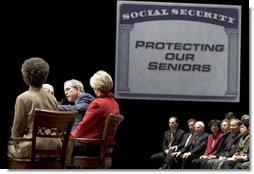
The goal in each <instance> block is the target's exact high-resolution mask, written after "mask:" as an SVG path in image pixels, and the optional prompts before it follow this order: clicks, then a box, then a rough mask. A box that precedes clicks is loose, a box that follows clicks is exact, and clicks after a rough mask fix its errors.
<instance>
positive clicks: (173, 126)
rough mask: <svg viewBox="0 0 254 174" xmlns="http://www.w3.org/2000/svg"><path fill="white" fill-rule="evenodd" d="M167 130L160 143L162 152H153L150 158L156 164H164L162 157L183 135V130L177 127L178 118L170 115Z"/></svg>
mask: <svg viewBox="0 0 254 174" xmlns="http://www.w3.org/2000/svg"><path fill="white" fill-rule="evenodd" d="M168 125H169V130H167V131H165V133H164V138H163V143H162V152H159V153H156V154H153V155H152V156H151V160H152V161H153V162H154V163H155V164H156V165H158V166H161V167H163V166H164V164H165V163H164V158H165V157H166V155H167V154H168V153H170V152H171V151H170V147H172V146H175V145H178V144H179V143H180V142H181V140H182V138H183V135H184V132H185V131H184V130H182V129H179V128H178V126H179V124H178V118H177V117H176V116H172V117H170V118H169V121H168Z"/></svg>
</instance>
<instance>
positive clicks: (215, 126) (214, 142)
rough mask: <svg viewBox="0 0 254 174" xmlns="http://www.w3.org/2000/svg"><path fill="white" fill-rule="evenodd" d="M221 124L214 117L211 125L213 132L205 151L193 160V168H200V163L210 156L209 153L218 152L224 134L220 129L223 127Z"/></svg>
mask: <svg viewBox="0 0 254 174" xmlns="http://www.w3.org/2000/svg"><path fill="white" fill-rule="evenodd" d="M220 126H221V121H220V120H217V119H213V120H211V121H210V123H209V127H210V129H211V132H212V133H211V134H210V135H209V136H208V139H207V146H206V150H205V153H204V154H203V155H201V156H200V157H199V158H196V159H194V160H192V168H194V169H199V168H200V164H201V162H202V161H203V160H206V159H207V158H208V157H209V155H212V154H214V153H216V149H217V147H218V144H219V141H220V139H221V138H222V136H223V134H222V133H221V130H220V129H221V128H220Z"/></svg>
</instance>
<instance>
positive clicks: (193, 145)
mask: <svg viewBox="0 0 254 174" xmlns="http://www.w3.org/2000/svg"><path fill="white" fill-rule="evenodd" d="M194 129H195V132H194V135H193V136H192V137H191V139H190V141H189V142H188V144H187V145H186V146H184V147H183V148H181V149H180V150H179V151H178V152H173V153H171V154H170V156H169V159H168V168H169V169H178V168H182V169H189V168H191V165H190V164H191V161H192V160H193V159H194V158H198V157H199V156H201V155H202V154H203V153H204V151H205V148H206V145H207V137H208V133H206V132H205V125H204V123H203V122H202V121H197V122H196V123H195V126H194Z"/></svg>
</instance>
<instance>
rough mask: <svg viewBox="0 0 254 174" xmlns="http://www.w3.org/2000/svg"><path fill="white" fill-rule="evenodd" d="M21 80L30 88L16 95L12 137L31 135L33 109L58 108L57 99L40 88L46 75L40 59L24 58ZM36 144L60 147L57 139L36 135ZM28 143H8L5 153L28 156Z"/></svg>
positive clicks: (13, 155) (29, 147) (44, 63)
mask: <svg viewBox="0 0 254 174" xmlns="http://www.w3.org/2000/svg"><path fill="white" fill-rule="evenodd" d="M21 72H22V77H23V80H24V82H25V83H26V84H27V85H28V86H29V89H28V90H27V91H25V92H23V93H22V94H20V95H19V96H18V97H17V98H16V103H15V111H14V120H13V125H12V129H11V136H12V137H15V138H17V137H23V138H24V137H25V138H31V137H32V129H33V121H34V109H35V108H41V109H48V110H58V108H57V101H56V98H55V97H54V96H53V95H51V94H49V93H48V92H46V91H45V90H43V89H42V84H43V83H44V82H45V81H46V79H47V77H48V74H49V65H48V63H47V62H45V61H44V60H43V59H41V58H38V57H32V58H29V59H27V60H25V61H24V63H23V64H22V68H21ZM36 146H42V147H47V148H52V149H55V148H59V147H60V146H61V141H60V139H52V138H50V139H48V138H38V139H37V143H36ZM30 150H31V142H20V143H18V144H16V142H10V145H9V146H8V156H9V157H12V158H29V157H30Z"/></svg>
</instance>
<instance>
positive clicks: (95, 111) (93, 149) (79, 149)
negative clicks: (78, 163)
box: [71, 70, 120, 156]
mask: <svg viewBox="0 0 254 174" xmlns="http://www.w3.org/2000/svg"><path fill="white" fill-rule="evenodd" d="M90 86H91V87H92V88H93V90H94V93H95V95H96V98H95V99H94V100H93V101H92V102H91V103H90V105H89V106H88V108H87V111H86V113H85V116H84V117H83V120H82V121H81V122H80V123H79V124H78V126H77V128H76V129H75V130H73V131H72V132H71V137H77V138H94V139H101V138H102V132H103V127H104V124H105V123H104V121H105V119H106V117H107V116H108V115H109V114H119V113H120V111H119V106H118V103H117V102H116V101H115V99H114V95H113V94H112V93H111V92H110V90H111V89H112V87H113V80H112V78H111V76H110V75H109V74H108V73H107V72H105V71H103V70H100V71H97V72H96V73H95V74H94V75H93V76H92V77H91V78H90ZM98 152H99V147H98V146H96V145H94V144H85V143H79V144H78V145H77V146H76V147H75V148H74V151H73V154H80V155H88V156H95V155H97V154H98Z"/></svg>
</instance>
